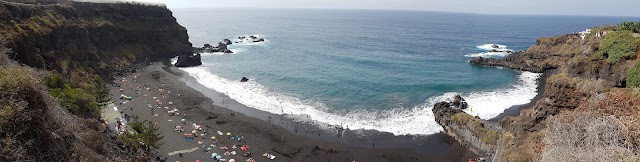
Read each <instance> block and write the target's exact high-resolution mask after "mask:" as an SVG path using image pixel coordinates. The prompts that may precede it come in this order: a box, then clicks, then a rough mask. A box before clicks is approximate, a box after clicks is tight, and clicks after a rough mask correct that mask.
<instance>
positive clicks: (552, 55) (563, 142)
mask: <svg viewBox="0 0 640 162" xmlns="http://www.w3.org/2000/svg"><path fill="white" fill-rule="evenodd" d="M638 31H640V22H635V23H634V22H625V23H621V24H619V25H615V26H603V27H597V28H591V29H587V30H586V31H583V32H576V33H572V34H565V35H559V36H552V37H542V38H539V39H538V40H537V41H536V44H535V45H533V46H532V47H530V48H528V49H527V50H524V51H520V52H516V53H513V54H510V55H509V56H506V57H504V58H482V57H477V58H473V59H471V60H470V63H471V64H474V65H480V66H500V67H506V68H511V69H517V70H523V71H531V72H538V73H543V72H544V73H547V74H548V75H549V77H547V78H545V79H546V80H545V82H544V93H543V95H542V97H541V99H539V100H537V101H536V102H535V104H534V105H533V106H532V107H528V108H525V109H523V110H521V112H520V114H519V115H518V116H507V117H504V118H502V119H499V120H498V123H499V124H498V125H499V127H498V128H501V129H491V127H488V128H490V130H496V131H497V132H498V137H500V138H499V139H500V140H498V141H499V142H498V145H497V146H498V147H495V148H491V147H485V145H486V144H488V142H486V141H480V142H478V140H477V139H478V135H479V134H481V133H482V131H478V129H474V128H473V127H472V125H474V124H472V123H474V122H475V123H486V122H487V121H484V120H481V119H477V118H469V117H465V118H463V119H470V120H463V121H464V122H454V121H456V120H454V119H458V120H457V121H460V120H459V119H460V117H461V116H463V115H467V114H464V113H461V112H459V111H456V110H454V109H450V108H446V107H447V106H446V105H447V104H448V103H439V104H436V106H435V107H434V109H433V112H434V114H435V116H436V120H437V121H438V123H440V124H441V125H442V126H443V127H445V128H446V129H447V132H448V133H449V134H451V135H453V136H459V137H457V138H456V139H458V140H459V141H460V143H463V144H465V145H466V146H469V147H471V148H473V149H476V150H479V151H481V152H480V153H486V152H491V150H494V152H495V153H494V154H493V155H496V158H495V159H494V160H501V161H566V160H571V161H638V160H639V159H640V130H639V129H638V128H637V127H638V123H640V121H638V120H637V119H638V118H640V113H639V112H640V89H639V88H640V63H639V62H640V61H638V60H639V59H638V58H640V50H638V49H639V48H640V37H639V36H640V34H638ZM469 106H473V105H469ZM460 114H462V115H460ZM471 119H473V120H471ZM478 125H480V124H478ZM484 125H486V124H484ZM501 147H504V148H503V149H497V148H501ZM485 148H486V149H485ZM485 155H486V154H485Z"/></svg>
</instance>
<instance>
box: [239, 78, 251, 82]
mask: <svg viewBox="0 0 640 162" xmlns="http://www.w3.org/2000/svg"><path fill="white" fill-rule="evenodd" d="M248 81H249V79H248V78H247V77H242V79H240V82H248Z"/></svg>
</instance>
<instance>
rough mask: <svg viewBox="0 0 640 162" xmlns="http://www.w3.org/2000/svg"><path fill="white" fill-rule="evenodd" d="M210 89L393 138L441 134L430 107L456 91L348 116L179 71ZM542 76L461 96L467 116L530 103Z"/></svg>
mask: <svg viewBox="0 0 640 162" xmlns="http://www.w3.org/2000/svg"><path fill="white" fill-rule="evenodd" d="M180 69H181V70H183V71H185V72H187V73H188V74H189V75H190V76H192V77H194V78H195V79H196V80H197V81H198V82H199V83H201V84H202V85H204V86H206V87H207V88H209V89H212V90H215V91H217V92H220V93H223V94H225V95H227V96H229V97H230V98H231V99H234V100H236V101H238V102H239V103H241V104H244V105H247V106H249V107H252V108H256V109H259V110H262V111H266V112H269V113H273V114H285V115H290V116H292V117H302V116H309V117H310V120H315V121H319V122H322V123H326V124H331V125H342V126H343V127H348V128H349V129H369V130H377V131H382V132H389V133H393V134H394V135H409V134H410V135H428V134H435V133H438V132H441V131H443V128H442V127H441V126H440V125H438V123H436V122H435V118H434V116H433V112H432V111H431V109H432V108H433V105H434V104H435V103H437V102H439V101H445V100H450V99H451V98H453V96H455V95H456V94H458V93H455V92H449V93H445V94H443V95H440V96H434V97H431V98H429V99H427V100H426V101H425V103H424V104H422V105H418V106H415V107H413V108H394V109H390V110H383V111H375V110H355V111H348V112H335V111H331V110H330V109H329V108H328V107H327V106H326V105H325V104H323V103H319V102H313V101H303V100H300V99H298V98H295V97H291V96H287V95H285V94H280V93H274V92H270V91H269V90H268V88H266V87H264V86H263V85H260V84H258V83H256V82H255V81H254V80H253V79H252V80H251V81H249V82H240V81H238V80H228V79H225V78H221V77H219V76H216V75H214V74H212V73H210V72H208V71H207V70H206V69H205V68H203V67H189V68H180ZM539 77H540V74H537V73H530V72H523V73H522V74H521V75H519V76H518V80H519V81H518V84H517V85H513V88H508V89H498V90H493V91H486V92H474V93H469V94H466V95H462V96H463V97H464V98H465V99H466V100H467V102H468V103H469V105H470V107H471V109H467V110H465V112H467V113H469V114H471V115H474V116H480V117H481V118H483V119H490V118H492V117H495V116H497V115H498V114H500V113H502V112H503V111H504V110H505V109H507V108H509V107H511V106H513V105H520V104H526V103H528V102H530V101H531V99H533V97H535V95H536V91H537V90H536V88H537V84H536V79H537V78H539Z"/></svg>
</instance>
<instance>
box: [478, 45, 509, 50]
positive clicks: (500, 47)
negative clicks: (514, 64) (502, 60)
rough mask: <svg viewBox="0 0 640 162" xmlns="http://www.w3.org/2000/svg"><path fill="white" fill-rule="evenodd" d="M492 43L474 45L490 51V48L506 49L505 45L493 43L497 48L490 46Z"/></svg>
mask: <svg viewBox="0 0 640 162" xmlns="http://www.w3.org/2000/svg"><path fill="white" fill-rule="evenodd" d="M493 45H494V44H483V45H479V46H476V47H477V48H478V49H482V50H485V51H490V50H494V49H495V50H501V49H504V50H508V49H507V46H505V45H501V44H495V45H498V48H493V47H491V46H493Z"/></svg>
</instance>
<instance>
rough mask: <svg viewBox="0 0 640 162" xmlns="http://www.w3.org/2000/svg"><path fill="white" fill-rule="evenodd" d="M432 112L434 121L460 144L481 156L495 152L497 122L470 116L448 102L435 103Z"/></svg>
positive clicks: (487, 155) (497, 131) (497, 133)
mask: <svg viewBox="0 0 640 162" xmlns="http://www.w3.org/2000/svg"><path fill="white" fill-rule="evenodd" d="M433 114H434V117H435V119H436V122H438V123H439V124H440V125H442V126H443V127H444V128H445V131H446V133H447V134H449V135H451V136H453V137H454V138H455V139H457V140H458V141H459V142H460V144H462V145H464V146H466V147H468V148H469V149H470V150H472V151H473V152H475V153H476V154H478V155H480V156H483V157H492V156H493V155H494V154H495V150H496V148H497V144H498V141H499V133H500V128H499V127H498V125H497V123H494V122H489V121H484V120H481V119H479V118H476V117H472V116H471V115H468V114H466V113H465V112H463V111H462V110H460V109H458V107H457V106H454V103H450V102H439V103H436V104H435V105H434V107H433Z"/></svg>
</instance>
